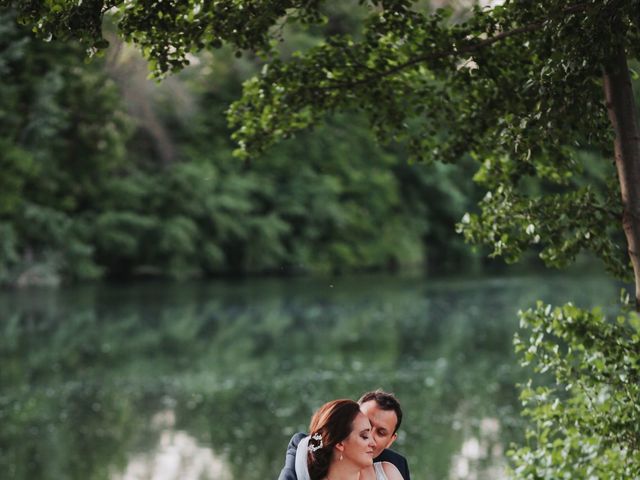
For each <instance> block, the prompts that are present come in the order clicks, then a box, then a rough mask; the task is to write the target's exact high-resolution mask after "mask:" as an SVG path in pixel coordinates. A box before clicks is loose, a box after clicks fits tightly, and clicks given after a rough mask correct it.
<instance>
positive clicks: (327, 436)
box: [307, 399, 360, 480]
mask: <svg viewBox="0 0 640 480" xmlns="http://www.w3.org/2000/svg"><path fill="white" fill-rule="evenodd" d="M358 413H360V405H358V403H356V402H354V401H353V400H346V399H342V400H333V401H331V402H328V403H325V404H324V405H323V406H322V407H320V408H319V409H318V410H317V411H316V413H314V414H313V417H311V423H310V424H309V433H310V435H311V438H310V439H309V453H308V454H307V465H308V466H309V476H310V477H311V480H320V479H322V478H325V477H326V476H327V473H328V472H329V464H330V463H331V456H332V455H333V447H335V446H336V444H337V443H340V442H341V441H343V440H344V439H345V438H347V437H348V436H349V434H350V433H351V430H352V428H353V421H354V420H355V418H356V416H357V415H358ZM314 437H315V438H314ZM319 437H320V438H322V440H320V439H319ZM320 442H322V447H320V448H318V447H319V446H320Z"/></svg>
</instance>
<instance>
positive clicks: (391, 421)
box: [360, 400, 398, 458]
mask: <svg viewBox="0 0 640 480" xmlns="http://www.w3.org/2000/svg"><path fill="white" fill-rule="evenodd" d="M360 410H361V411H362V413H364V414H365V415H366V416H367V417H369V421H370V422H371V436H372V437H373V439H374V440H375V442H376V446H375V450H374V452H373V456H374V458H375V457H377V456H378V455H380V453H382V450H384V449H385V448H389V447H390V446H391V444H392V443H393V442H394V440H395V439H396V438H397V437H398V436H397V435H396V434H395V433H393V431H394V430H395V429H396V424H397V423H398V417H397V416H396V412H394V411H393V410H382V409H381V408H380V406H379V405H378V402H376V401H375V400H369V401H368V402H364V403H363V404H361V405H360Z"/></svg>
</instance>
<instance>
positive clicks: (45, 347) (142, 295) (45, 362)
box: [0, 275, 620, 480]
mask: <svg viewBox="0 0 640 480" xmlns="http://www.w3.org/2000/svg"><path fill="white" fill-rule="evenodd" d="M619 288H620V287H619V285H617V284H615V283H614V282H613V281H611V280H608V279H605V278H592V277H587V276H582V277H579V278H578V277H570V276H561V275H545V276H535V277H533V276H532V277H512V278H475V279H443V280H434V279H425V278H409V277H391V276H370V277H369V276H367V277H364V276H361V277H349V278H340V279H286V280H273V279H268V280H267V279H260V280H246V281H238V282H224V283H222V282H217V283H189V284H181V285H178V284H170V283H145V284H138V285H127V286H104V285H102V286H101V285H94V286H84V287H77V288H68V289H61V290H27V291H19V292H2V293H0V333H1V337H0V365H1V367H0V472H2V473H1V474H0V476H1V477H2V478H9V479H19V480H40V479H42V480H48V479H56V480H58V479H78V480H80V479H82V480H93V479H106V480H125V479H126V480H133V479H136V480H138V479H140V480H142V479H145V480H146V479H154V480H161V479H162V480H174V479H181V480H192V479H193V480H196V479H199V480H200V479H216V480H254V479H255V480H265V479H273V480H275V479H276V478H277V475H278V473H279V470H280V468H281V466H282V463H283V460H284V453H285V447H286V445H287V442H288V440H289V437H290V436H291V435H292V434H293V433H295V432H297V431H304V430H306V425H307V423H308V420H309V417H310V415H311V414H312V412H313V410H314V409H315V408H317V407H318V406H320V405H321V404H322V403H324V402H325V401H327V400H330V399H333V398H338V397H350V398H354V399H355V398H357V397H358V396H359V395H360V394H361V393H362V392H364V391H367V390H371V389H375V388H378V387H381V388H384V389H385V390H388V391H392V392H395V393H396V395H397V396H398V397H399V398H400V400H401V402H402V404H403V407H404V410H405V423H404V424H403V426H402V428H401V432H400V436H399V439H398V441H397V443H396V445H395V449H396V450H398V451H400V452H402V453H403V454H405V455H406V456H407V458H408V460H409V464H410V467H411V471H412V477H413V478H414V479H416V480H419V479H428V480H440V479H442V480H444V479H447V480H454V479H491V480H497V479H500V478H503V477H504V475H503V468H504V465H505V460H504V452H505V451H506V450H507V449H508V446H509V443H510V442H511V441H513V440H515V439H518V438H519V437H520V435H521V431H522V421H521V420H520V419H519V416H518V411H519V407H518V399H517V395H518V391H517V388H516V387H515V384H516V383H517V382H519V381H523V380H524V379H525V378H526V376H527V373H526V372H523V371H522V370H521V369H520V368H519V367H518V364H517V361H516V358H515V355H514V354H513V347H512V336H513V334H514V332H515V331H516V330H517V328H518V322H517V313H516V312H517V311H518V309H524V308H528V307H530V306H532V305H534V302H535V300H537V299H542V300H544V301H546V302H549V303H554V304H560V303H564V302H566V301H573V302H574V303H576V304H578V305H580V306H591V305H593V304H596V303H599V304H604V305H605V306H606V305H610V304H612V303H613V302H615V300H616V298H617V296H618V291H619Z"/></svg>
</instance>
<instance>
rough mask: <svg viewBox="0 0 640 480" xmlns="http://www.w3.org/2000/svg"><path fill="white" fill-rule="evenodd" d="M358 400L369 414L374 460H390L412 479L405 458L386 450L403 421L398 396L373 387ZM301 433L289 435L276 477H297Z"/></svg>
mask: <svg viewBox="0 0 640 480" xmlns="http://www.w3.org/2000/svg"><path fill="white" fill-rule="evenodd" d="M358 403H359V404H360V410H362V412H363V413H364V414H365V415H366V416H367V417H369V421H370V422H371V434H372V435H373V439H374V440H375V442H376V449H375V451H374V453H373V456H374V459H373V461H374V462H390V463H393V464H394V465H395V466H396V468H397V469H398V470H399V471H400V474H401V475H402V477H403V478H404V480H411V478H410V477H409V465H408V464H407V459H406V458H404V457H403V456H402V455H400V454H399V453H396V452H394V451H393V450H389V447H390V446H391V444H392V443H393V442H394V441H395V440H396V438H398V428H399V427H400V423H401V422H402V409H401V408H400V403H399V402H398V399H397V398H396V397H394V396H393V395H392V394H391V393H387V392H383V391H382V390H376V391H374V392H367V393H365V394H364V395H362V397H360V400H358ZM304 437H306V434H305V433H296V434H295V435H294V436H293V437H291V441H289V445H288V446H287V455H286V457H285V460H284V467H283V468H282V471H281V472H280V476H279V477H278V480H297V477H296V469H295V464H296V449H297V447H298V443H300V440H302V439H303V438H304Z"/></svg>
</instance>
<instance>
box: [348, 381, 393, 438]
mask: <svg viewBox="0 0 640 480" xmlns="http://www.w3.org/2000/svg"><path fill="white" fill-rule="evenodd" d="M371 400H375V402H376V403H377V404H378V407H380V408H381V409H382V410H393V411H394V412H396V417H397V418H398V423H396V429H395V430H394V431H393V433H396V432H397V431H398V429H399V428H400V424H401V423H402V408H400V402H399V401H398V399H397V398H396V397H395V396H394V395H393V393H387V392H385V391H384V390H380V389H378V390H374V391H373V392H367V393H365V394H364V395H362V396H361V397H360V400H358V403H359V404H360V405H362V404H363V403H366V402H370V401H371Z"/></svg>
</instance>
